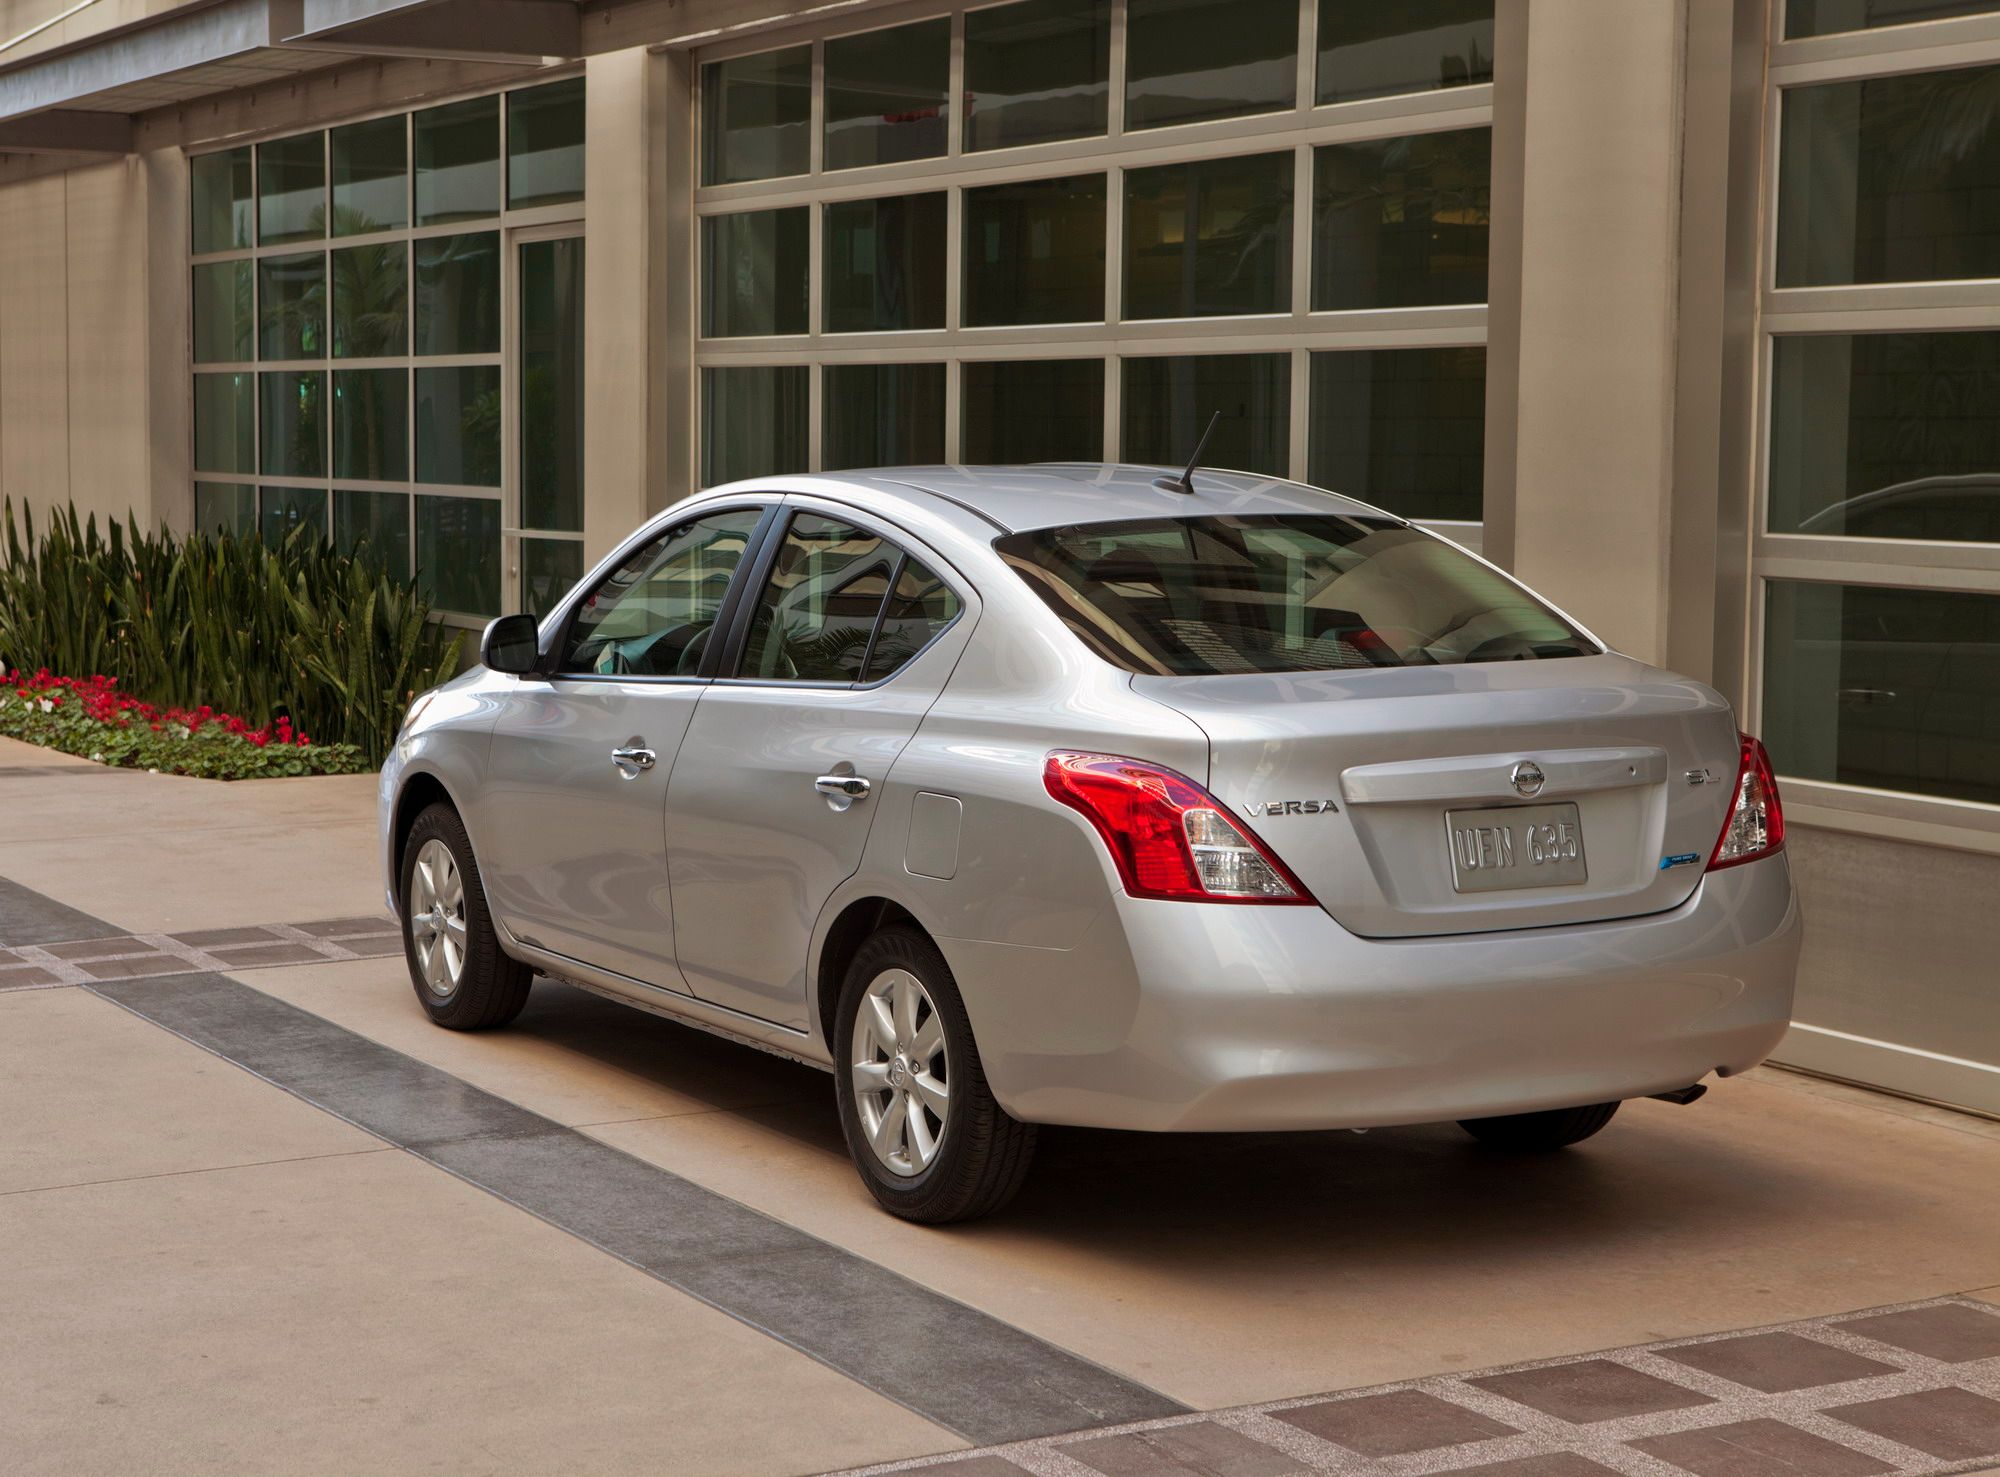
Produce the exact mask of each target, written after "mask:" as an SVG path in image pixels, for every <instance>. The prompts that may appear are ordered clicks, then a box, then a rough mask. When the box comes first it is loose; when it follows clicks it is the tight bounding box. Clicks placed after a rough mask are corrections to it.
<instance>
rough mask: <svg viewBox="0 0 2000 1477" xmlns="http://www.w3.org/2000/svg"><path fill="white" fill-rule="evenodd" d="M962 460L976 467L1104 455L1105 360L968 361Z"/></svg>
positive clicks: (1084, 459) (1095, 458) (1089, 459)
mask: <svg viewBox="0 0 2000 1477" xmlns="http://www.w3.org/2000/svg"><path fill="white" fill-rule="evenodd" d="M963 383H964V388H963V390H962V392H961V397H960V398H961V405H962V409H961V411H960V415H961V417H962V419H963V421H964V441H965V451H964V458H965V460H966V461H968V462H970V463H973V464H974V465H989V466H990V465H994V464H1009V463H1014V462H1096V461H1102V460H1103V459H1104V361H1103V360H1102V359H1057V360H1036V359H1011V360H1004V361H1001V362H997V363H992V364H968V365H966V366H965V369H964V382H963Z"/></svg>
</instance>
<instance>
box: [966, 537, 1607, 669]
mask: <svg viewBox="0 0 2000 1477" xmlns="http://www.w3.org/2000/svg"><path fill="white" fill-rule="evenodd" d="M994 548H995V549H996V550H997V551H998V552H999V554H1000V556H1001V558H1003V559H1005V560H1006V561H1007V563H1008V564H1009V565H1011V566H1012V567H1013V569H1014V570H1015V572H1016V573H1017V574H1019V575H1020V576H1021V578H1022V579H1024V580H1026V581H1027V582H1028V584H1029V586H1030V587H1031V588H1032V589H1033V590H1034V591H1035V593H1036V594H1038V595H1040V596H1041V597H1042V599H1043V601H1044V602H1046V603H1047V604H1048V606H1049V608H1050V609H1051V610H1053V611H1054V612H1055V613H1056V615H1057V616H1058V617H1060V618H1061V620H1062V622H1063V624H1064V625H1066V626H1067V627H1068V628H1069V629H1070V631H1071V632H1072V633H1074V634H1075V635H1076V637H1077V638H1078V639H1079V640H1081V641H1082V642H1083V643H1084V644H1085V645H1086V646H1088V647H1090V648H1091V650H1093V651H1095V652H1096V653H1097V654H1098V655H1099V656H1101V657H1103V658H1104V659H1105V660H1106V661H1108V662H1111V663H1112V664H1113V665H1115V666H1119V667H1123V668H1124V669H1125V670H1127V671H1131V672H1138V673H1141V674H1146V675H1154V676H1189V677H1193V676H1216V675H1225V674H1228V673H1241V672H1320V671H1331V670H1337V669H1341V668H1361V667H1422V666H1457V665H1459V664H1461V663H1466V662H1495V661H1525V660H1535V659H1541V658H1549V657H1566V656H1587V655H1594V654H1595V653H1596V652H1597V651H1598V650H1599V649H1600V648H1599V647H1598V646H1597V645H1596V644H1595V643H1594V642H1592V641H1591V640H1590V638H1589V637H1587V636H1585V635H1584V634H1583V633H1582V632H1581V631H1578V630H1577V629H1576V628H1575V627H1573V626H1571V625H1570V624H1569V623H1568V622H1567V621H1565V620H1564V619H1563V618H1562V617H1561V616H1559V615H1557V614H1556V613H1555V612H1554V611H1553V610H1551V609H1549V608H1548V607H1547V606H1546V605H1543V604H1542V603H1541V602H1540V601H1539V600H1537V599H1535V597H1534V596H1532V595H1530V594H1529V593H1528V592H1527V591H1525V590H1523V589H1521V588H1520V587H1519V586H1517V585H1515V584H1514V583H1513V582H1512V581H1510V580H1508V579H1507V578H1505V577H1504V576H1502V575H1500V574H1499V573H1497V572H1495V571H1494V570H1492V569H1489V568H1487V567H1486V566H1485V565H1483V564H1481V563H1479V562H1478V561H1477V560H1475V559H1471V558H1469V557H1467V556H1466V555H1464V554H1462V553H1460V552H1459V551H1458V550H1457V549H1454V548H1453V547H1452V546H1451V545H1449V544H1447V543H1445V542H1444V541H1443V540H1441V539H1437V538H1433V537H1432V536H1431V535H1429V534H1427V533H1424V532H1423V531H1422V530H1420V529H1415V528H1411V527H1409V526H1407V525H1405V524H1403V523H1399V522H1397V521H1395V520H1393V519H1388V518H1372V517H1344V516H1339V515H1333V514H1326V515H1307V514H1282V515H1265V516H1256V517H1201V518H1151V519H1140V520H1134V521H1131V522H1121V523H1095V524H1082V525H1075V526H1071V527H1068V528H1048V529H1041V530H1038V531H1035V532H1032V533H1019V534H1011V535H1009V536H1008V537H1006V538H1002V539H999V540H997V541H995V543H994Z"/></svg>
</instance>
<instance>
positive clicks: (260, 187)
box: [257, 133, 326, 246]
mask: <svg viewBox="0 0 2000 1477" xmlns="http://www.w3.org/2000/svg"><path fill="white" fill-rule="evenodd" d="M325 234H326V135H325V134H323V133H302V134H300V135H299V136H298V137H297V138H281V139H274V140H272V141H271V142H270V143H268V144H259V145H257V240H258V241H259V242H260V243H261V244H263V245H265V246H276V245H278V244H279V243H280V242H284V241H316V240H318V239H319V238H320V237H321V236H324V235H325Z"/></svg>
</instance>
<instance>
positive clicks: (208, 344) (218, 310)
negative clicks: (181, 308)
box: [194, 258, 254, 364]
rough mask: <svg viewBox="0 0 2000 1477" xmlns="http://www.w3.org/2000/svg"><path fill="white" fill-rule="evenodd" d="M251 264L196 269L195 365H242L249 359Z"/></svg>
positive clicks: (221, 265) (251, 320)
mask: <svg viewBox="0 0 2000 1477" xmlns="http://www.w3.org/2000/svg"><path fill="white" fill-rule="evenodd" d="M250 281H251V264H250V262H249V260H248V259H247V258H246V259H245V260H243V261H235V262H210V263H208V264H207V265H206V266H200V267H196V268H195V269H194V362H195V363H197V364H213V363H233V364H241V363H243V362H244V361H246V360H247V359H249V358H250V325H251V324H252V322H253V321H254V317H253V315H252V313H251V310H250Z"/></svg>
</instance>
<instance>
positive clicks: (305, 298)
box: [257, 251, 326, 359]
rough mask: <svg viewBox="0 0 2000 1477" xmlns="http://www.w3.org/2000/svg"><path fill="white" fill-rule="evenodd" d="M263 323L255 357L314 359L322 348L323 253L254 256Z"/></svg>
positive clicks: (323, 312)
mask: <svg viewBox="0 0 2000 1477" xmlns="http://www.w3.org/2000/svg"><path fill="white" fill-rule="evenodd" d="M257 301H258V303H259V304H260V305H261V311H262V316H263V327H262V330H261V331H260V332H259V334H258V336H257V357H258V358H260V359H319V358H323V357H324V356H325V354H326V254H325V253H324V252H318V251H312V252H307V253H306V254H305V255H303V256H267V257H260V258H259V259H258V262H257Z"/></svg>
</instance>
